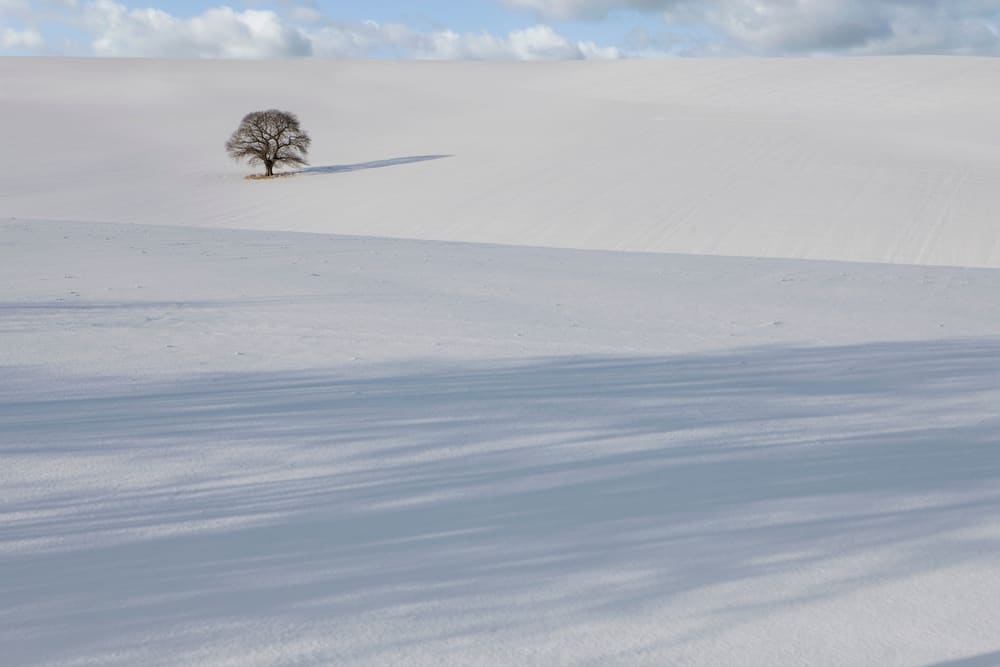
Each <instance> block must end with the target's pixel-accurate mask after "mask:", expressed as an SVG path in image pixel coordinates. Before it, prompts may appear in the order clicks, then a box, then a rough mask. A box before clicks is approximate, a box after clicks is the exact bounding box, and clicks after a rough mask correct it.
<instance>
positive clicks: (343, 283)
mask: <svg viewBox="0 0 1000 667" xmlns="http://www.w3.org/2000/svg"><path fill="white" fill-rule="evenodd" d="M998 80H1000V61H998V60H992V59H972V58H857V59H834V58H831V59H815V60H794V59H774V60H676V61H655V62H654V61H633V62H613V63H546V64H539V63H528V64H489V63H400V62H320V61H307V62H302V61H296V62H250V63H248V62H186V61H152V60H98V59H59V58H44V59H18V58H4V59H0V108H2V109H3V113H4V119H5V121H7V126H8V128H9V131H8V133H7V136H6V137H5V139H4V144H5V146H6V148H7V153H8V155H11V156H15V158H16V159H13V160H10V161H9V162H8V166H7V168H6V169H5V171H4V174H3V176H2V177H0V216H2V217H0V460H2V465H0V646H2V647H3V657H2V658H0V661H2V662H4V663H6V664H15V665H135V664H143V665H178V664H185V665H288V664H316V665H327V664H338V665H340V664H345V665H349V664H357V665H398V664H406V665H442V664H449V665H611V664H621V665H640V664H648V665H667V664H675V665H765V664H766V665H805V664H808V665H872V664H878V665H914V666H926V667H931V666H934V667H945V666H952V667H957V666H959V665H961V666H963V667H970V666H981V665H992V664H998V663H1000V635H998V634H997V632H996V627H997V624H998V621H1000V602H998V600H1000V483H998V482H1000V308H998V307H997V304H998V300H1000V270H998V268H1000V222H998V218H997V215H996V212H997V211H998V210H1000V187H998V184H1000V131H998V128H1000V120H998V119H1000V87H998V86H997V85H996V83H997V81H998ZM270 107H278V108H287V109H289V110H292V111H295V112H296V113H298V114H299V116H300V118H301V120H302V122H303V126H304V127H305V128H306V129H307V130H309V131H310V133H311V134H312V136H313V140H314V150H313V154H312V156H311V157H312V163H313V164H312V166H311V167H310V168H308V169H306V170H305V171H304V172H302V173H297V174H294V175H292V176H289V177H288V178H278V179H273V180H270V181H248V180H245V179H244V178H243V177H244V175H245V174H247V173H248V172H249V171H250V170H249V169H248V168H246V167H240V166H237V165H234V164H231V163H229V162H228V161H227V158H226V157H225V155H224V152H223V149H222V144H223V142H224V141H225V139H226V138H227V136H228V135H229V133H230V132H231V131H232V130H233V129H234V128H235V126H236V124H237V123H238V121H239V119H240V117H241V116H242V115H243V114H244V113H246V112H247V111H251V110H255V109H262V108H270Z"/></svg>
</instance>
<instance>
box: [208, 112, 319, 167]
mask: <svg viewBox="0 0 1000 667" xmlns="http://www.w3.org/2000/svg"><path fill="white" fill-rule="evenodd" d="M310 143H312V139H310V138H309V135H308V134H307V133H306V132H305V130H303V129H302V128H301V127H299V119H298V117H296V115H295V114H293V113H291V112H290V111H279V110H277V109H268V110H267V111H254V112H251V113H248V114H247V115H246V116H244V117H243V120H242V121H241V122H240V126H239V127H238V128H236V131H235V132H233V135H232V136H231V137H229V141H227V142H226V152H227V153H229V156H230V157H231V158H233V159H234V160H236V161H242V160H246V161H247V162H249V163H250V164H263V165H264V169H265V170H266V173H267V175H268V176H273V175H274V168H275V167H276V166H281V165H292V166H296V167H299V166H304V165H307V164H309V163H308V162H307V161H306V155H307V153H308V152H309V144H310Z"/></svg>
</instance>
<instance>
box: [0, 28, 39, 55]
mask: <svg viewBox="0 0 1000 667" xmlns="http://www.w3.org/2000/svg"><path fill="white" fill-rule="evenodd" d="M0 48H3V49H5V50H11V51H42V50H44V49H45V40H44V39H43V38H42V35H41V33H39V32H38V31H37V30H35V29H34V28H25V29H23V30H15V29H14V28H2V29H0Z"/></svg>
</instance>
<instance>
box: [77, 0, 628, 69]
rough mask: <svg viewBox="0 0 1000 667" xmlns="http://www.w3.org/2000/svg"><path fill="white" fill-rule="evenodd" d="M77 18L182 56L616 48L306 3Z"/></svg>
mask: <svg viewBox="0 0 1000 667" xmlns="http://www.w3.org/2000/svg"><path fill="white" fill-rule="evenodd" d="M82 25H83V26H84V27H85V29H86V32H87V33H88V34H89V35H91V36H92V49H93V52H94V54H96V55H100V56H146V57H186V58H295V57H306V56H318V57H324V58H365V57H377V56H383V55H389V56H397V57H412V58H425V59H484V60H485V59H488V60H543V59H559V60H565V59H586V58H616V57H618V56H619V55H620V54H619V52H618V50H617V49H613V48H602V47H599V46H597V45H596V44H594V43H593V42H581V41H572V40H570V39H567V38H566V37H564V36H562V35H560V34H558V33H557V32H556V31H555V30H553V29H552V28H551V27H549V26H545V25H538V26H534V27H531V28H527V29H524V30H515V31H513V32H511V33H509V34H507V35H505V36H496V35H493V34H490V33H486V32H483V33H456V32H453V31H451V30H439V31H433V32H420V31H416V30H413V29H411V28H409V27H407V26H405V25H402V24H382V23H376V22H374V21H366V22H355V23H346V22H338V21H334V20H331V19H327V18H325V17H324V16H323V15H322V14H320V13H319V12H318V11H316V10H314V9H312V8H310V7H309V6H296V7H293V8H292V10H291V11H290V12H288V14H287V15H279V14H278V13H276V12H274V11H271V10H258V9H247V10H243V11H237V10H234V9H232V8H230V7H217V8H212V9H208V10H206V11H204V12H203V13H201V14H199V15H197V16H194V17H191V18H179V17H176V16H173V15H171V14H169V13H168V12H165V11H163V10H160V9H152V8H148V9H128V8H127V7H125V6H124V5H122V4H120V3H117V2H115V1H114V0H95V1H93V2H90V3H87V4H86V5H84V8H83V14H82Z"/></svg>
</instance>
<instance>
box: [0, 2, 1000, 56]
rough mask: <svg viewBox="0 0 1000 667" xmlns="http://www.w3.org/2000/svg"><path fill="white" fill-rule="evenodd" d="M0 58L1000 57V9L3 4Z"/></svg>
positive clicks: (979, 5)
mask: <svg viewBox="0 0 1000 667" xmlns="http://www.w3.org/2000/svg"><path fill="white" fill-rule="evenodd" d="M0 54H2V55H74V56H81V55H87V56H105V57H167V58H170V57H176V58H300V57H313V58H420V59H441V60H458V59H472V60H568V59H612V58H637V57H669V56H822V55H883V54H953V55H983V56H995V55H1000V0H422V1H421V2H407V1H404V0H365V1H357V0H356V1H346V0H228V1H227V0H173V1H167V0H0Z"/></svg>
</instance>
